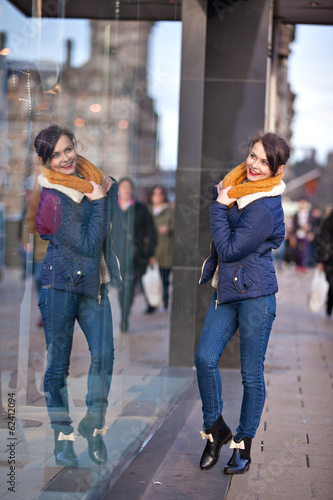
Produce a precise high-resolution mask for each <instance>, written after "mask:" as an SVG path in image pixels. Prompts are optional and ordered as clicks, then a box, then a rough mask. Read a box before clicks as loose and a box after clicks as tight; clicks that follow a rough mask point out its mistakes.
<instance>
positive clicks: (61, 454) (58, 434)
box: [54, 429, 79, 467]
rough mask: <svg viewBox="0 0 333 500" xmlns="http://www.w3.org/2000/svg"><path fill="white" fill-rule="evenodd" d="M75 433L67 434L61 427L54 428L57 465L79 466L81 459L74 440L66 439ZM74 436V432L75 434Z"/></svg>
mask: <svg viewBox="0 0 333 500" xmlns="http://www.w3.org/2000/svg"><path fill="white" fill-rule="evenodd" d="M72 434H73V433H70V434H65V433H64V432H62V430H61V429H54V444H55V447H54V456H55V461H56V464H57V465H62V466H63V467H77V465H78V463H79V460H78V458H77V456H76V454H75V451H74V447H73V441H72V440H71V439H66V438H68V437H69V436H71V437H72ZM73 437H74V434H73Z"/></svg>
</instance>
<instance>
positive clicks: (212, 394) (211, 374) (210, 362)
mask: <svg viewBox="0 0 333 500" xmlns="http://www.w3.org/2000/svg"><path fill="white" fill-rule="evenodd" d="M235 314H236V313H235ZM233 318H234V316H233ZM233 318H232V319H233ZM232 319H230V320H229V322H228V323H227V325H226V326H225V328H224V330H223V331H221V334H220V336H219V337H218V338H217V340H216V342H215V345H214V346H213V349H211V353H210V358H209V364H208V366H209V368H210V369H209V383H210V390H211V394H210V396H211V398H210V399H211V402H212V407H211V410H212V412H211V414H212V415H214V414H217V410H218V411H219V414H221V412H222V410H223V406H222V409H221V411H220V410H219V409H218V408H216V412H215V403H216V402H217V401H215V399H216V398H215V397H214V382H212V381H213V379H214V378H215V373H214V372H213V371H212V359H213V358H214V357H215V353H216V349H217V346H218V344H219V342H220V341H221V339H222V338H223V334H224V333H225V332H226V331H227V330H228V328H229V325H230V323H231V321H232ZM226 345H227V344H226ZM226 345H225V346H224V348H223V351H224V349H225V347H226ZM223 351H222V353H223ZM222 353H221V355H220V356H219V359H220V358H221V356H222ZM217 368H218V366H217ZM218 370H219V369H218ZM216 375H217V376H219V377H221V374H220V371H218V374H217V373H216ZM221 399H222V405H223V396H222V394H221ZM218 416H219V415H218ZM218 416H217V418H218Z"/></svg>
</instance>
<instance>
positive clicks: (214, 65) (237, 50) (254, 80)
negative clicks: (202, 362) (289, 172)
mask: <svg viewBox="0 0 333 500" xmlns="http://www.w3.org/2000/svg"><path fill="white" fill-rule="evenodd" d="M269 5H270V2H268V1H267V0H251V1H248V0H243V1H231V0H228V1H215V0H212V1H207V2H199V1H198V0H185V1H183V7H182V21H183V48H182V73H181V94H180V126H179V155H178V170H177V186H176V227H175V237H174V254H175V256H174V268H173V303H172V314H171V330H170V365H181V366H190V365H192V364H193V363H194V355H195V349H196V345H197V341H198V339H199V336H200V331H201V327H202V323H203V320H204V317H205V314H206V310H207V307H208V304H209V301H210V299H211V295H212V291H213V290H212V287H211V286H210V284H209V283H207V284H206V285H202V286H200V287H199V286H198V280H199V277H200V271H201V266H202V262H203V261H204V259H205V258H206V256H207V254H208V250H209V243H210V239H211V237H210V229H209V204H210V200H211V191H212V187H213V185H214V184H215V183H216V182H217V181H219V180H220V179H221V178H223V176H224V175H225V174H226V173H227V171H229V170H230V169H231V168H233V167H235V166H236V165H238V164H239V163H241V162H242V161H243V160H244V158H245V156H246V153H245V151H244V147H245V146H246V145H247V143H248V140H249V139H250V137H251V136H252V135H253V133H255V132H256V131H257V130H259V129H262V128H263V127H264V121H265V94H266V67H267V57H268V28H269ZM235 344H237V338H236V340H235V341H234V342H233V343H232V342H231V343H230V344H229V346H228V348H227V349H226V350H225V352H224V354H223V359H222V360H223V361H224V363H223V364H224V366H237V365H238V363H239V349H237V348H235V347H236V345H235Z"/></svg>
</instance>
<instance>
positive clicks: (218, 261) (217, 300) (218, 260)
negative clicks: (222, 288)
mask: <svg viewBox="0 0 333 500" xmlns="http://www.w3.org/2000/svg"><path fill="white" fill-rule="evenodd" d="M217 266H218V268H219V269H220V257H219V256H217ZM219 281H220V280H219V279H218V280H217V287H216V300H215V309H217V306H218V305H219Z"/></svg>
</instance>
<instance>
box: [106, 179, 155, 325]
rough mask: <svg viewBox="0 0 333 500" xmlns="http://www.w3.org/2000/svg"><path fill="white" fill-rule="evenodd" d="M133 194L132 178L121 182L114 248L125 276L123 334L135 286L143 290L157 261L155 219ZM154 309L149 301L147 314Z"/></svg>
mask: <svg viewBox="0 0 333 500" xmlns="http://www.w3.org/2000/svg"><path fill="white" fill-rule="evenodd" d="M133 193H134V185H133V182H132V180H131V179H130V178H129V177H123V178H122V179H120V180H119V183H118V204H117V208H116V214H115V218H114V221H113V227H112V234H113V241H114V247H113V248H114V252H115V253H116V255H117V256H118V258H119V261H120V269H121V275H122V285H121V286H120V287H119V289H118V299H119V304H120V308H121V323H120V329H121V331H122V332H127V331H128V328H129V315H130V309H131V306H132V303H133V297H134V289H135V286H136V284H139V285H140V287H141V289H142V284H141V278H142V276H143V275H144V274H145V272H146V269H147V266H148V265H152V264H153V262H154V261H155V257H154V249H155V246H156V244H157V236H156V230H155V227H154V221H153V218H152V216H151V215H150V213H149V211H148V208H147V207H146V206H145V205H144V204H143V203H141V202H139V201H138V200H136V199H135V198H134V194H133ZM142 291H143V290H142ZM154 309H155V308H153V307H151V306H150V305H149V304H148V301H147V309H146V312H147V313H151V312H153V311H154Z"/></svg>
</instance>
